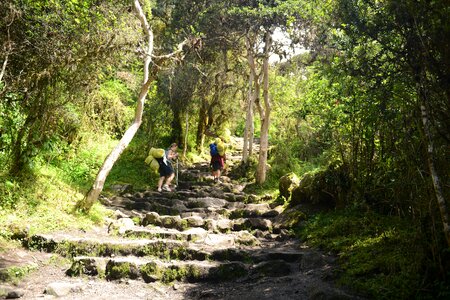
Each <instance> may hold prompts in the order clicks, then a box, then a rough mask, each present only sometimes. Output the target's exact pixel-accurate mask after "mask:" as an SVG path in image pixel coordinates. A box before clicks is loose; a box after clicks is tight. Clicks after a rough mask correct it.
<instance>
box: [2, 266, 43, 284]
mask: <svg viewBox="0 0 450 300" xmlns="http://www.w3.org/2000/svg"><path fill="white" fill-rule="evenodd" d="M37 268H38V266H37V265H27V266H21V267H10V268H7V269H3V270H0V281H2V282H12V283H17V282H19V281H20V280H21V279H22V278H24V277H25V276H26V275H28V274H30V273H31V272H32V271H34V270H36V269H37Z"/></svg>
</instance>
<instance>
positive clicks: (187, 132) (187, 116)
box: [183, 111, 189, 158]
mask: <svg viewBox="0 0 450 300" xmlns="http://www.w3.org/2000/svg"><path fill="white" fill-rule="evenodd" d="M188 138H189V112H188V111H186V121H185V126H184V145H183V157H185V158H186V153H187V145H188Z"/></svg>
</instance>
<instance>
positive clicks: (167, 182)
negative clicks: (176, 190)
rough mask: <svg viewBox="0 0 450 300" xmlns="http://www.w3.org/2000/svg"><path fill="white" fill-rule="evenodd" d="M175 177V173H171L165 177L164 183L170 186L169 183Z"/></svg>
mask: <svg viewBox="0 0 450 300" xmlns="http://www.w3.org/2000/svg"><path fill="white" fill-rule="evenodd" d="M174 177H175V173H172V175H170V176H169V177H167V178H166V185H167V186H170V183H171V182H172V180H173V178H174Z"/></svg>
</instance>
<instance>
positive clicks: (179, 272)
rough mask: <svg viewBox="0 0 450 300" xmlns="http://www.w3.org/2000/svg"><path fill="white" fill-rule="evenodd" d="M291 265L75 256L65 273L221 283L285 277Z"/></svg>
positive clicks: (71, 274)
mask: <svg viewBox="0 0 450 300" xmlns="http://www.w3.org/2000/svg"><path fill="white" fill-rule="evenodd" d="M296 268H298V266H296V265H295V264H290V263H287V262H285V261H280V260H273V261H265V262H261V263H258V264H246V263H243V262H236V261H231V262H215V261H175V260H170V261H163V260H157V259H147V258H136V257H115V258H104V257H87V256H80V257H75V258H74V260H73V264H72V266H71V267H70V268H69V269H68V270H67V271H66V274H67V275H69V276H79V275H89V276H97V275H99V276H102V277H103V276H104V277H105V278H106V279H107V280H119V279H125V278H129V279H135V280H137V279H142V280H144V281H145V282H147V283H150V282H155V281H162V282H165V283H168V282H172V281H175V280H177V281H187V282H205V281H210V282H219V281H220V282H224V281H233V280H238V279H240V278H245V277H280V276H287V275H289V274H290V273H291V272H292V271H293V270H295V269H296Z"/></svg>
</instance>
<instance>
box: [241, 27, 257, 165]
mask: <svg viewBox="0 0 450 300" xmlns="http://www.w3.org/2000/svg"><path fill="white" fill-rule="evenodd" d="M249 34H250V33H249ZM249 34H248V35H249ZM245 42H246V45H247V61H248V65H249V67H250V74H249V78H248V94H247V115H246V118H245V128H244V147H243V150H242V161H243V162H244V163H246V162H247V160H248V157H249V155H251V154H250V149H252V148H253V147H252V145H253V139H252V138H251V136H252V134H253V130H252V128H253V104H254V97H253V96H254V90H253V85H254V82H255V74H256V71H255V58H254V53H253V43H251V41H250V38H249V37H248V36H247V37H246V39H245Z"/></svg>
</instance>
